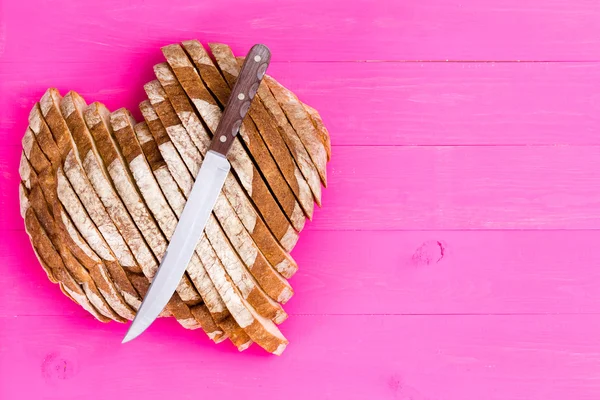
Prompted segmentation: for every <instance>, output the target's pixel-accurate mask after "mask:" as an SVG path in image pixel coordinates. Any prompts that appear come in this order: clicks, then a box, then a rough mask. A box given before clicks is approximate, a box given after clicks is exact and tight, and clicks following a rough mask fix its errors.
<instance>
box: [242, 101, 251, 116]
mask: <svg viewBox="0 0 600 400" xmlns="http://www.w3.org/2000/svg"><path fill="white" fill-rule="evenodd" d="M249 108H250V102H249V101H247V102H245V103H244V104H242V108H240V117H242V118H244V117H245V116H246V113H247V112H248V109H249Z"/></svg>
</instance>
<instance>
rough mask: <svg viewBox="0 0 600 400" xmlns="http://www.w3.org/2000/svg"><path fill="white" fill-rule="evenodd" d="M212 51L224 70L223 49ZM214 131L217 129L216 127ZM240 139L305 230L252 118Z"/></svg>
mask: <svg viewBox="0 0 600 400" xmlns="http://www.w3.org/2000/svg"><path fill="white" fill-rule="evenodd" d="M211 49H212V50H213V55H214V56H215V58H216V59H217V63H218V64H219V66H220V67H221V69H223V66H222V65H221V64H222V63H223V62H224V61H225V60H224V58H221V57H220V55H221V50H222V49H221V48H214V49H213V48H211ZM233 62H234V63H235V58H234V59H233ZM155 68H156V67H155ZM215 84H221V85H225V86H227V83H226V82H225V81H224V80H223V79H222V78H221V80H220V81H219V82H216V83H215ZM228 98H229V95H228V96H227V97H226V98H223V99H218V100H219V101H220V102H221V103H222V104H226V101H227V99H228ZM214 129H216V126H215V127H214ZM239 137H241V139H242V141H243V142H244V144H245V145H246V147H247V149H248V153H249V155H250V156H251V157H252V159H253V160H254V162H255V163H256V165H257V166H258V169H259V170H260V172H261V173H262V174H264V176H265V181H266V183H267V184H268V185H269V188H270V189H271V191H272V192H273V195H274V197H275V199H277V201H278V202H279V204H280V206H281V208H282V209H283V210H284V212H285V213H286V215H287V217H288V218H289V220H290V222H291V223H292V226H293V227H294V228H295V229H296V231H298V232H300V231H301V230H302V228H304V223H305V220H306V218H305V216H304V212H303V210H302V207H301V206H300V204H299V203H298V202H297V201H296V197H295V196H294V193H293V192H292V190H291V189H290V186H289V185H288V183H287V181H286V180H285V178H284V176H283V175H282V173H281V171H280V170H279V168H278V167H277V164H276V163H275V161H274V160H273V157H272V156H271V153H270V152H269V150H268V149H267V146H266V145H265V142H264V141H263V138H262V137H261V136H260V134H259V133H258V129H257V128H256V125H255V124H254V122H253V121H252V118H244V121H243V123H242V126H241V127H240V134H239ZM311 203H312V202H311Z"/></svg>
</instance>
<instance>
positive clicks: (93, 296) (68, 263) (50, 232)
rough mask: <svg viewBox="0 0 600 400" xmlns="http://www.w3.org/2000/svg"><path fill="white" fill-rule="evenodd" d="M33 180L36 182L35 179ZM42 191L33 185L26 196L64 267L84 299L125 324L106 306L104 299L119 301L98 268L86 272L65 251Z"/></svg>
mask: <svg viewBox="0 0 600 400" xmlns="http://www.w3.org/2000/svg"><path fill="white" fill-rule="evenodd" d="M35 180H37V177H36V178H35ZM43 191H45V190H44V189H42V185H40V184H39V183H38V182H36V183H35V184H33V185H32V188H31V190H30V191H29V195H28V200H29V204H30V205H31V208H32V209H33V210H34V212H35V214H36V217H37V219H38V221H39V222H40V224H41V226H42V227H43V228H44V231H45V232H46V235H47V236H48V238H49V239H50V241H51V242H52V244H53V246H54V248H55V249H56V251H57V253H58V255H59V256H60V258H61V259H62V262H63V264H64V266H65V267H66V269H67V270H68V271H69V273H70V274H71V276H72V277H73V278H74V279H75V281H76V282H77V283H78V284H79V286H80V287H81V288H82V289H83V291H84V293H85V294H86V297H87V298H88V299H89V300H90V302H91V303H92V304H93V305H94V307H95V308H96V309H97V310H98V311H99V312H100V313H101V314H102V315H105V316H106V317H108V318H110V319H112V320H115V321H119V322H125V319H124V318H121V317H120V316H119V315H118V314H116V313H115V312H114V311H113V309H112V308H111V307H110V306H109V305H108V304H107V301H106V300H105V298H108V300H109V301H111V302H114V303H118V302H119V300H121V299H120V298H115V297H114V296H111V295H110V294H109V290H110V289H109V288H108V286H109V285H108V282H107V280H106V279H105V278H104V277H103V276H102V275H101V273H100V271H99V270H98V268H94V269H92V270H90V271H89V272H88V270H86V269H85V268H84V266H83V265H82V264H81V263H80V262H79V261H78V260H77V259H76V258H75V257H74V256H73V254H72V253H71V252H70V251H69V250H68V249H67V246H66V244H65V242H64V239H66V237H65V235H63V234H62V232H60V231H59V230H58V227H57V225H56V224H55V221H54V217H53V216H52V214H51V213H50V209H49V208H48V204H47V203H46V199H45V198H44V195H43ZM90 275H92V276H93V277H94V279H92V276H90ZM95 281H97V282H98V284H99V285H102V286H103V289H104V290H103V292H104V295H103V294H101V293H100V291H99V290H98V287H97V286H96V283H95Z"/></svg>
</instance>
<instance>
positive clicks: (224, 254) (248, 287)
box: [151, 95, 292, 321]
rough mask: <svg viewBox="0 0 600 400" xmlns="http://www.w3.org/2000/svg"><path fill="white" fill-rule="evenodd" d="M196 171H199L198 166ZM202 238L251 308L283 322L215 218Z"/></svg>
mask: <svg viewBox="0 0 600 400" xmlns="http://www.w3.org/2000/svg"><path fill="white" fill-rule="evenodd" d="M184 96H185V95H184ZM151 101H152V100H151ZM161 108H162V111H161V112H169V111H168V110H167V108H165V107H161ZM155 111H157V114H158V115H159V118H160V119H161V121H163V123H167V122H171V121H172V120H173V118H172V114H167V115H163V116H161V112H159V111H158V108H155ZM170 113H173V111H170ZM175 117H176V118H178V117H177V115H175ZM166 130H167V132H169V127H166ZM187 143H188V145H191V143H190V142H189V141H188V142H187ZM197 169H199V166H198V168H197ZM181 189H182V191H183V193H184V195H185V196H187V195H188V194H189V192H190V191H191V188H181ZM220 198H221V197H220ZM225 201H226V200H223V202H225ZM204 236H208V240H209V242H210V244H211V245H212V247H213V249H214V251H215V252H216V253H217V254H218V256H219V258H220V259H221V261H222V262H223V265H224V266H225V268H227V271H228V273H229V275H230V276H231V278H232V279H233V280H234V281H235V282H236V284H238V285H240V286H239V287H240V291H241V292H242V295H244V296H245V298H249V297H248V296H252V301H253V302H254V303H253V306H254V307H255V308H256V309H257V311H258V312H260V313H264V314H262V315H264V316H265V317H266V318H271V319H273V320H275V321H283V320H284V319H285V318H286V317H287V315H286V314H285V312H284V311H283V309H282V308H281V306H280V305H279V304H277V303H276V302H275V301H273V300H272V299H270V298H269V297H268V295H267V294H266V293H265V292H264V290H263V289H262V288H261V287H260V286H259V285H257V284H256V282H255V280H254V278H253V277H252V275H251V274H249V273H248V271H247V269H246V267H245V265H244V264H243V263H242V262H240V260H239V258H238V255H237V254H236V253H235V250H234V248H233V247H232V246H231V245H230V243H229V241H228V240H227V239H226V237H225V235H224V234H223V231H222V229H221V227H220V226H219V224H218V222H217V220H216V218H215V217H214V216H213V215H211V216H210V217H209V219H208V222H207V225H206V228H205V233H204V235H203V238H204ZM203 243H204V239H201V240H200V244H201V245H202V244H203ZM207 245H208V242H207ZM200 258H202V257H200ZM226 260H227V261H226ZM215 285H216V283H215ZM282 290H283V289H282ZM291 294H292V292H291V290H289V291H285V293H282V296H291ZM288 298H289V297H288Z"/></svg>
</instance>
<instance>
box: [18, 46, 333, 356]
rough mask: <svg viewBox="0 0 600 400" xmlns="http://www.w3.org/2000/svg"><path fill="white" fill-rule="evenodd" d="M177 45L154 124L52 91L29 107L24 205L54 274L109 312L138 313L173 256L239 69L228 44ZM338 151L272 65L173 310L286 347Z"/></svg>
mask: <svg viewBox="0 0 600 400" xmlns="http://www.w3.org/2000/svg"><path fill="white" fill-rule="evenodd" d="M209 47H210V50H211V52H212V56H213V57H214V60H215V61H213V58H211V57H210V56H209V54H208V52H207V51H206V50H205V48H204V47H203V46H202V45H201V44H200V43H199V42H198V41H195V40H191V41H186V42H183V43H182V44H175V45H170V46H166V47H164V48H163V49H162V52H163V54H164V56H165V58H166V61H167V62H166V63H162V64H158V65H156V66H155V67H154V72H155V74H156V78H157V80H155V81H152V82H149V83H148V84H146V85H145V86H144V89H145V91H146V94H147V96H148V100H146V101H143V102H142V103H141V104H140V109H141V112H142V115H143V117H144V120H145V121H144V122H139V123H136V121H135V120H134V119H133V117H132V116H131V114H130V113H129V112H128V111H127V110H126V109H120V110H117V111H115V112H112V113H111V112H110V111H109V110H107V108H106V107H104V105H102V104H100V103H92V104H91V105H87V104H86V102H85V101H84V100H83V99H82V98H81V96H79V95H78V94H77V93H75V92H69V93H68V94H66V96H64V97H62V96H61V95H60V94H59V92H58V91H57V90H56V89H48V91H47V92H46V93H45V94H44V96H43V97H42V99H41V100H40V101H39V103H36V104H35V106H34V107H33V109H32V110H31V114H30V116H29V127H28V129H27V131H26V132H25V136H24V137H23V154H22V157H21V164H20V175H21V186H20V196H21V199H20V201H21V214H22V216H23V219H24V220H25V226H26V230H27V232H28V234H29V236H30V238H31V243H32V245H33V248H34V250H35V252H36V254H37V256H38V259H39V261H40V264H41V265H42V267H43V268H44V270H45V271H46V273H47V274H48V278H49V279H50V280H51V281H52V282H54V283H58V284H59V286H60V288H61V290H62V291H63V292H64V293H65V294H66V295H67V296H69V297H70V298H71V299H72V300H73V301H75V302H76V303H78V304H79V305H81V306H82V307H83V308H85V309H86V310H87V311H89V312H90V313H91V314H92V315H94V316H95V317H96V318H97V319H98V320H100V321H103V322H107V321H111V320H114V321H119V322H125V321H127V320H131V319H133V317H134V315H135V312H136V310H137V309H138V307H139V306H140V304H141V299H142V298H143V297H144V295H145V293H146V291H147V290H148V287H149V282H150V281H151V280H152V278H153V276H154V274H155V272H156V270H157V268H158V265H159V263H160V260H161V259H162V258H163V256H164V254H165V250H166V248H167V245H168V243H169V239H170V238H171V236H172V234H173V231H174V229H175V226H176V225H177V221H178V217H179V215H180V214H181V212H182V210H183V207H184V205H185V202H186V198H187V195H188V194H189V192H190V190H191V188H192V185H193V183H194V179H195V178H194V177H195V176H196V174H197V173H198V170H199V168H200V165H201V164H202V159H203V156H204V154H205V153H206V151H207V149H208V147H209V144H210V140H211V137H212V135H213V133H214V132H215V129H216V128H217V125H218V123H219V120H220V118H221V112H222V110H223V106H224V105H225V104H226V103H227V99H228V97H229V94H230V89H231V88H232V87H233V85H234V83H235V81H236V77H237V75H238V73H239V70H240V67H241V63H242V61H243V60H242V59H236V58H235V57H234V55H233V53H232V52H231V49H230V48H229V47H228V46H226V45H223V44H211V45H210V46H209ZM329 157H330V144H329V136H328V133H327V130H326V129H325V127H324V125H323V123H322V121H321V118H320V116H319V114H318V113H317V111H316V110H314V109H312V108H311V107H309V106H307V105H305V104H303V103H302V102H301V101H300V100H298V98H297V97H296V96H295V95H294V94H293V93H291V92H290V91H289V90H287V89H286V88H284V87H283V86H281V85H280V84H279V83H277V82H276V81H275V80H274V79H273V78H271V77H268V76H267V77H265V79H264V80H263V82H262V84H261V86H260V87H259V90H258V94H257V97H256V98H255V100H254V101H253V103H252V107H251V109H250V112H249V114H248V115H247V117H246V118H245V120H244V123H243V125H242V128H241V129H240V134H239V135H238V137H237V138H236V140H235V142H234V144H233V146H232V149H231V151H230V154H229V160H230V162H231V166H232V171H231V173H230V174H229V176H228V177H227V180H226V182H225V185H224V188H223V190H222V191H221V194H220V195H219V198H218V200H217V203H216V205H215V208H214V211H213V213H212V215H211V217H210V218H209V221H208V223H207V225H206V228H205V231H204V234H203V236H202V238H201V240H200V242H199V243H198V246H197V247H196V251H195V254H194V256H193V258H192V260H191V262H190V264H189V265H188V267H187V272H186V274H185V275H184V277H183V279H182V280H181V283H180V284H179V287H178V288H177V291H176V293H175V294H174V295H173V297H172V299H171V300H170V302H169V304H168V305H167V307H166V308H165V311H164V312H163V316H173V317H175V318H176V319H177V321H178V322H179V323H180V324H181V325H182V326H184V327H185V328H188V329H196V328H201V329H203V330H204V331H205V332H206V333H207V335H208V336H209V337H210V338H211V339H212V340H213V341H215V342H221V341H223V340H225V339H226V338H229V339H230V340H231V341H232V342H233V343H234V344H235V346H237V348H238V349H240V350H244V349H246V348H248V346H249V345H250V344H251V343H252V342H256V343H257V344H258V345H259V346H261V347H263V348H264V349H265V350H267V351H269V352H271V353H274V354H281V352H282V351H283V350H284V349H285V346H286V345H287V343H288V342H287V340H286V339H285V337H284V336H283V335H282V333H281V332H280V331H279V328H278V327H277V325H279V324H281V323H282V322H283V321H284V320H285V319H286V318H287V314H286V313H285V311H284V310H283V308H282V305H283V304H285V303H286V302H287V301H288V300H289V299H290V297H291V296H292V294H293V290H292V288H291V286H290V284H289V283H288V279H289V278H290V277H291V276H292V275H293V274H294V273H295V272H296V270H297V265H296V263H295V262H294V260H293V259H292V257H291V256H290V254H289V252H290V251H291V250H292V248H293V247H294V245H295V244H296V241H297V240H298V235H299V232H300V231H301V230H302V228H303V226H304V222H305V220H306V218H309V219H310V218H311V217H312V213H313V205H314V202H316V203H317V204H318V205H320V204H321V185H326V163H327V161H328V160H329Z"/></svg>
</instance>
